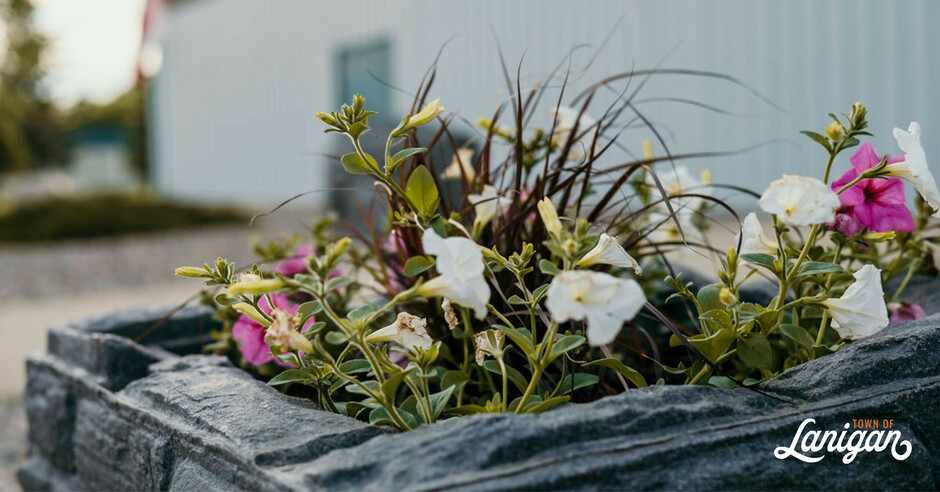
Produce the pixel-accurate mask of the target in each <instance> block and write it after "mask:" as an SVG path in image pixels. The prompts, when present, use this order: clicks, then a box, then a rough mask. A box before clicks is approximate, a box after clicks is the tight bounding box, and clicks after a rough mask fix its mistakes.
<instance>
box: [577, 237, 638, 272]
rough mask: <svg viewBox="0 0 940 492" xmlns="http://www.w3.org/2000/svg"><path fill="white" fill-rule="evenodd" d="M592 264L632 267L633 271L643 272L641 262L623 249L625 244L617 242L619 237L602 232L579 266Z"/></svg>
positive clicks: (579, 262) (579, 261)
mask: <svg viewBox="0 0 940 492" xmlns="http://www.w3.org/2000/svg"><path fill="white" fill-rule="evenodd" d="M591 265H611V266H615V267H620V268H632V269H633V273H635V274H637V275H642V274H643V269H642V268H640V264H639V263H637V261H636V260H634V259H633V257H632V256H630V253H627V251H626V250H624V249H623V246H621V245H620V243H619V242H617V238H615V237H611V236H609V235H607V233H601V235H600V236H599V237H598V238H597V244H596V245H595V246H594V248H592V249H591V251H588V252H587V254H585V255H584V256H583V257H582V258H581V259H580V260H578V266H582V267H586V266H591Z"/></svg>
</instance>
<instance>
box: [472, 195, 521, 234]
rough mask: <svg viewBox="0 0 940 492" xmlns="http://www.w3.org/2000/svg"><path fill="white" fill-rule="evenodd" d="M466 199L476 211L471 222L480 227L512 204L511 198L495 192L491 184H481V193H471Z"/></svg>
mask: <svg viewBox="0 0 940 492" xmlns="http://www.w3.org/2000/svg"><path fill="white" fill-rule="evenodd" d="M467 201H469V202H470V204H471V205H473V210H474V211H475V212H476V218H475V219H474V220H473V224H474V225H476V226H477V227H482V226H484V225H486V224H489V223H490V221H491V220H493V218H494V217H496V216H497V215H499V214H501V213H503V212H504V211H506V209H507V208H509V206H510V205H511V204H512V200H511V199H509V198H507V197H505V196H501V195H499V194H497V193H496V188H494V187H493V186H492V185H483V193H480V194H477V193H471V194H469V195H467Z"/></svg>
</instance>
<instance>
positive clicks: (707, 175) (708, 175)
mask: <svg viewBox="0 0 940 492" xmlns="http://www.w3.org/2000/svg"><path fill="white" fill-rule="evenodd" d="M699 181H701V182H702V184H703V185H707V184H710V183H711V182H712V170H711V169H705V170H703V171H702V177H701V178H700V179H699Z"/></svg>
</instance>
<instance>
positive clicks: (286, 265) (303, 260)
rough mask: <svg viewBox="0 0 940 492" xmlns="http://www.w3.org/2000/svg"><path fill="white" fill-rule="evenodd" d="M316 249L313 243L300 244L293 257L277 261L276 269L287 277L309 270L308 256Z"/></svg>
mask: <svg viewBox="0 0 940 492" xmlns="http://www.w3.org/2000/svg"><path fill="white" fill-rule="evenodd" d="M315 251H316V250H315V248H314V247H313V245H312V244H304V245H302V246H299V247H298V248H297V254H296V255H295V256H293V257H291V258H287V259H284V260H281V261H279V262H277V264H276V265H274V271H275V272H277V273H280V274H281V275H284V276H285V277H292V276H294V275H296V274H298V273H304V272H306V271H307V256H310V255H312V254H313V253H314V252H315Z"/></svg>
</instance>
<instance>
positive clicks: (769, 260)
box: [740, 253, 777, 272]
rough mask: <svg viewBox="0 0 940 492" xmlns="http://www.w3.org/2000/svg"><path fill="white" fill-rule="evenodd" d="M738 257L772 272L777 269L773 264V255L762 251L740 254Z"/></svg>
mask: <svg viewBox="0 0 940 492" xmlns="http://www.w3.org/2000/svg"><path fill="white" fill-rule="evenodd" d="M740 258H741V259H742V260H744V261H746V262H748V263H751V264H754V265H758V266H762V267H764V268H766V269H768V270H770V271H772V272H775V271H776V270H777V269H776V267H775V266H774V257H773V256H770V255H768V254H764V253H752V254H747V255H741V256H740Z"/></svg>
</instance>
